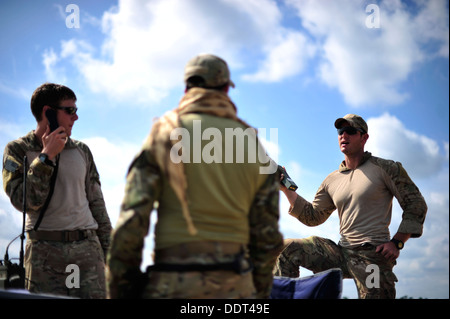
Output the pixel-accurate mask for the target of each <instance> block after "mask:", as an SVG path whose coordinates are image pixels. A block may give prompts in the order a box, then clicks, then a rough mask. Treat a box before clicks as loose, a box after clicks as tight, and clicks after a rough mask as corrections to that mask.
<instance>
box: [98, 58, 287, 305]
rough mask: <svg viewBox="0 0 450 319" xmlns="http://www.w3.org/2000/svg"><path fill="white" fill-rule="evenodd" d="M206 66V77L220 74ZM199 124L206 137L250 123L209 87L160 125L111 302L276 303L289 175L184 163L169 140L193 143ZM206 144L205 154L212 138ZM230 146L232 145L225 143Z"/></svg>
mask: <svg viewBox="0 0 450 319" xmlns="http://www.w3.org/2000/svg"><path fill="white" fill-rule="evenodd" d="M202 59H203V58H200V60H202ZM208 61H209V60H208ZM216 62H217V59H213V64H214V63H216ZM222 65H223V64H222ZM200 69H201V70H202V72H204V73H203V75H204V74H205V72H206V73H207V72H208V70H210V69H209V68H206V69H205V68H200ZM192 70H193V71H192ZM191 71H192V72H194V71H195V72H197V71H198V69H196V68H192V69H191ZM221 71H222V72H221V73H220V74H221V75H223V74H227V75H226V76H225V78H224V81H221V83H222V84H223V83H227V81H229V79H228V72H226V73H224V72H223V71H224V70H223V69H222V70H221ZM189 72H190V71H189ZM218 78H219V79H222V78H223V77H221V76H219V77H218ZM218 78H217V77H214V80H217V79H218ZM195 121H199V122H197V123H201V126H202V132H201V134H204V133H205V132H206V129H209V130H213V129H214V130H216V132H217V131H218V130H220V133H221V134H223V133H224V132H225V129H228V128H232V129H245V128H246V127H247V125H246V124H245V123H244V122H242V121H241V120H239V119H238V118H237V116H236V108H235V106H234V104H232V102H231V101H230V100H229V97H228V95H227V94H226V93H223V92H221V91H218V90H211V89H203V88H191V89H189V91H188V92H187V93H186V95H185V96H184V97H183V99H182V101H181V102H180V105H179V107H178V108H177V109H175V110H174V111H172V112H170V113H168V114H166V115H165V116H164V117H162V118H161V119H160V120H159V121H158V122H156V123H154V125H153V127H152V132H151V134H150V136H149V139H147V141H146V142H145V143H144V146H143V149H142V151H141V153H140V154H139V155H138V156H137V157H136V159H135V160H134V161H133V163H132V165H131V167H130V170H129V173H128V176H127V186H126V190H125V197H124V200H123V203H122V208H121V213H120V217H119V220H118V222H117V225H116V227H115V229H114V231H113V235H112V242H111V250H110V253H109V255H108V259H107V288H108V294H109V296H110V297H111V298H133V297H135V298H140V297H143V298H255V297H257V298H267V297H268V296H269V294H270V290H271V287H272V269H273V266H274V263H275V260H276V256H277V255H278V253H279V251H280V249H281V248H282V235H281V233H280V232H279V230H278V217H279V213H278V199H279V194H278V193H279V176H277V174H276V173H273V174H268V175H264V174H260V173H259V168H260V163H259V162H257V163H249V162H248V161H246V162H243V163H236V162H233V163H226V162H225V161H222V162H213V163H206V162H205V161H203V160H202V161H201V162H193V160H192V157H193V156H196V154H193V153H194V152H195V150H194V152H192V153H191V158H190V160H189V161H188V162H183V163H181V165H179V164H174V161H173V159H171V158H169V151H172V149H171V148H172V147H173V145H172V143H174V142H172V143H171V140H170V139H169V135H170V133H171V132H173V131H174V129H179V128H183V129H186V130H187V132H189V136H190V137H191V138H192V139H191V140H190V145H193V144H194V143H196V141H194V140H193V139H194V138H195V137H194V135H195V133H193V132H194V129H195V128H194V127H195V124H194V123H196V122H195ZM221 136H224V135H221ZM197 142H199V141H197ZM208 142H209V141H208ZM222 142H223V143H222ZM201 143H202V145H201V146H202V147H201V150H204V149H205V145H206V144H207V142H205V141H204V140H202V141H201ZM220 145H221V146H220V149H222V148H226V145H225V143H224V139H222V140H221V142H220ZM194 147H195V146H194ZM245 149H246V150H248V145H247V142H246V143H245ZM234 154H236V153H234ZM197 155H198V154H197ZM155 203H157V216H158V222H157V224H156V226H155V253H154V266H152V267H150V268H149V271H148V272H147V274H145V275H144V278H142V276H141V273H140V265H141V261H142V249H143V246H144V238H145V237H146V236H147V233H148V229H149V221H150V214H151V212H152V209H153V208H154V204H155ZM231 264H233V265H234V266H233V267H231V268H230V265H231ZM251 265H253V270H252V268H251ZM237 268H238V269H237ZM142 283H144V284H143V285H142ZM138 286H141V287H138Z"/></svg>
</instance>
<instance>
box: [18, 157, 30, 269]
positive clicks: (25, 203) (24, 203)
mask: <svg viewBox="0 0 450 319" xmlns="http://www.w3.org/2000/svg"><path fill="white" fill-rule="evenodd" d="M27 167H28V163H27V156H26V155H25V156H24V157H23V203H22V204H23V216H22V233H21V234H20V255H19V265H20V267H23V242H24V240H25V216H26V214H27V171H28V168H27Z"/></svg>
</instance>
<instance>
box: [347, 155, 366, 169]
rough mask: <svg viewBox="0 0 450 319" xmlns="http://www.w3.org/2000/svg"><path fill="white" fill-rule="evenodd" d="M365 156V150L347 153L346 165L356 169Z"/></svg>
mask: <svg viewBox="0 0 450 319" xmlns="http://www.w3.org/2000/svg"><path fill="white" fill-rule="evenodd" d="M363 157H364V151H361V152H359V153H356V154H350V155H347V154H346V155H345V167H347V168H349V169H355V168H357V167H358V166H359V164H360V163H361V161H362V159H363Z"/></svg>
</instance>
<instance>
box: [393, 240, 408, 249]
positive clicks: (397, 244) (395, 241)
mask: <svg viewBox="0 0 450 319" xmlns="http://www.w3.org/2000/svg"><path fill="white" fill-rule="evenodd" d="M391 242H393V243H394V245H395V247H397V249H398V250H401V249H403V247H405V243H404V242H402V241H401V240H398V239H395V238H392V239H391Z"/></svg>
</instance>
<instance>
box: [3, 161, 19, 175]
mask: <svg viewBox="0 0 450 319" xmlns="http://www.w3.org/2000/svg"><path fill="white" fill-rule="evenodd" d="M4 168H5V169H6V170H7V171H8V172H11V173H14V172H15V171H17V169H18V168H19V164H17V163H16V162H14V161H12V160H10V159H9V160H6V162H5V166H4Z"/></svg>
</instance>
